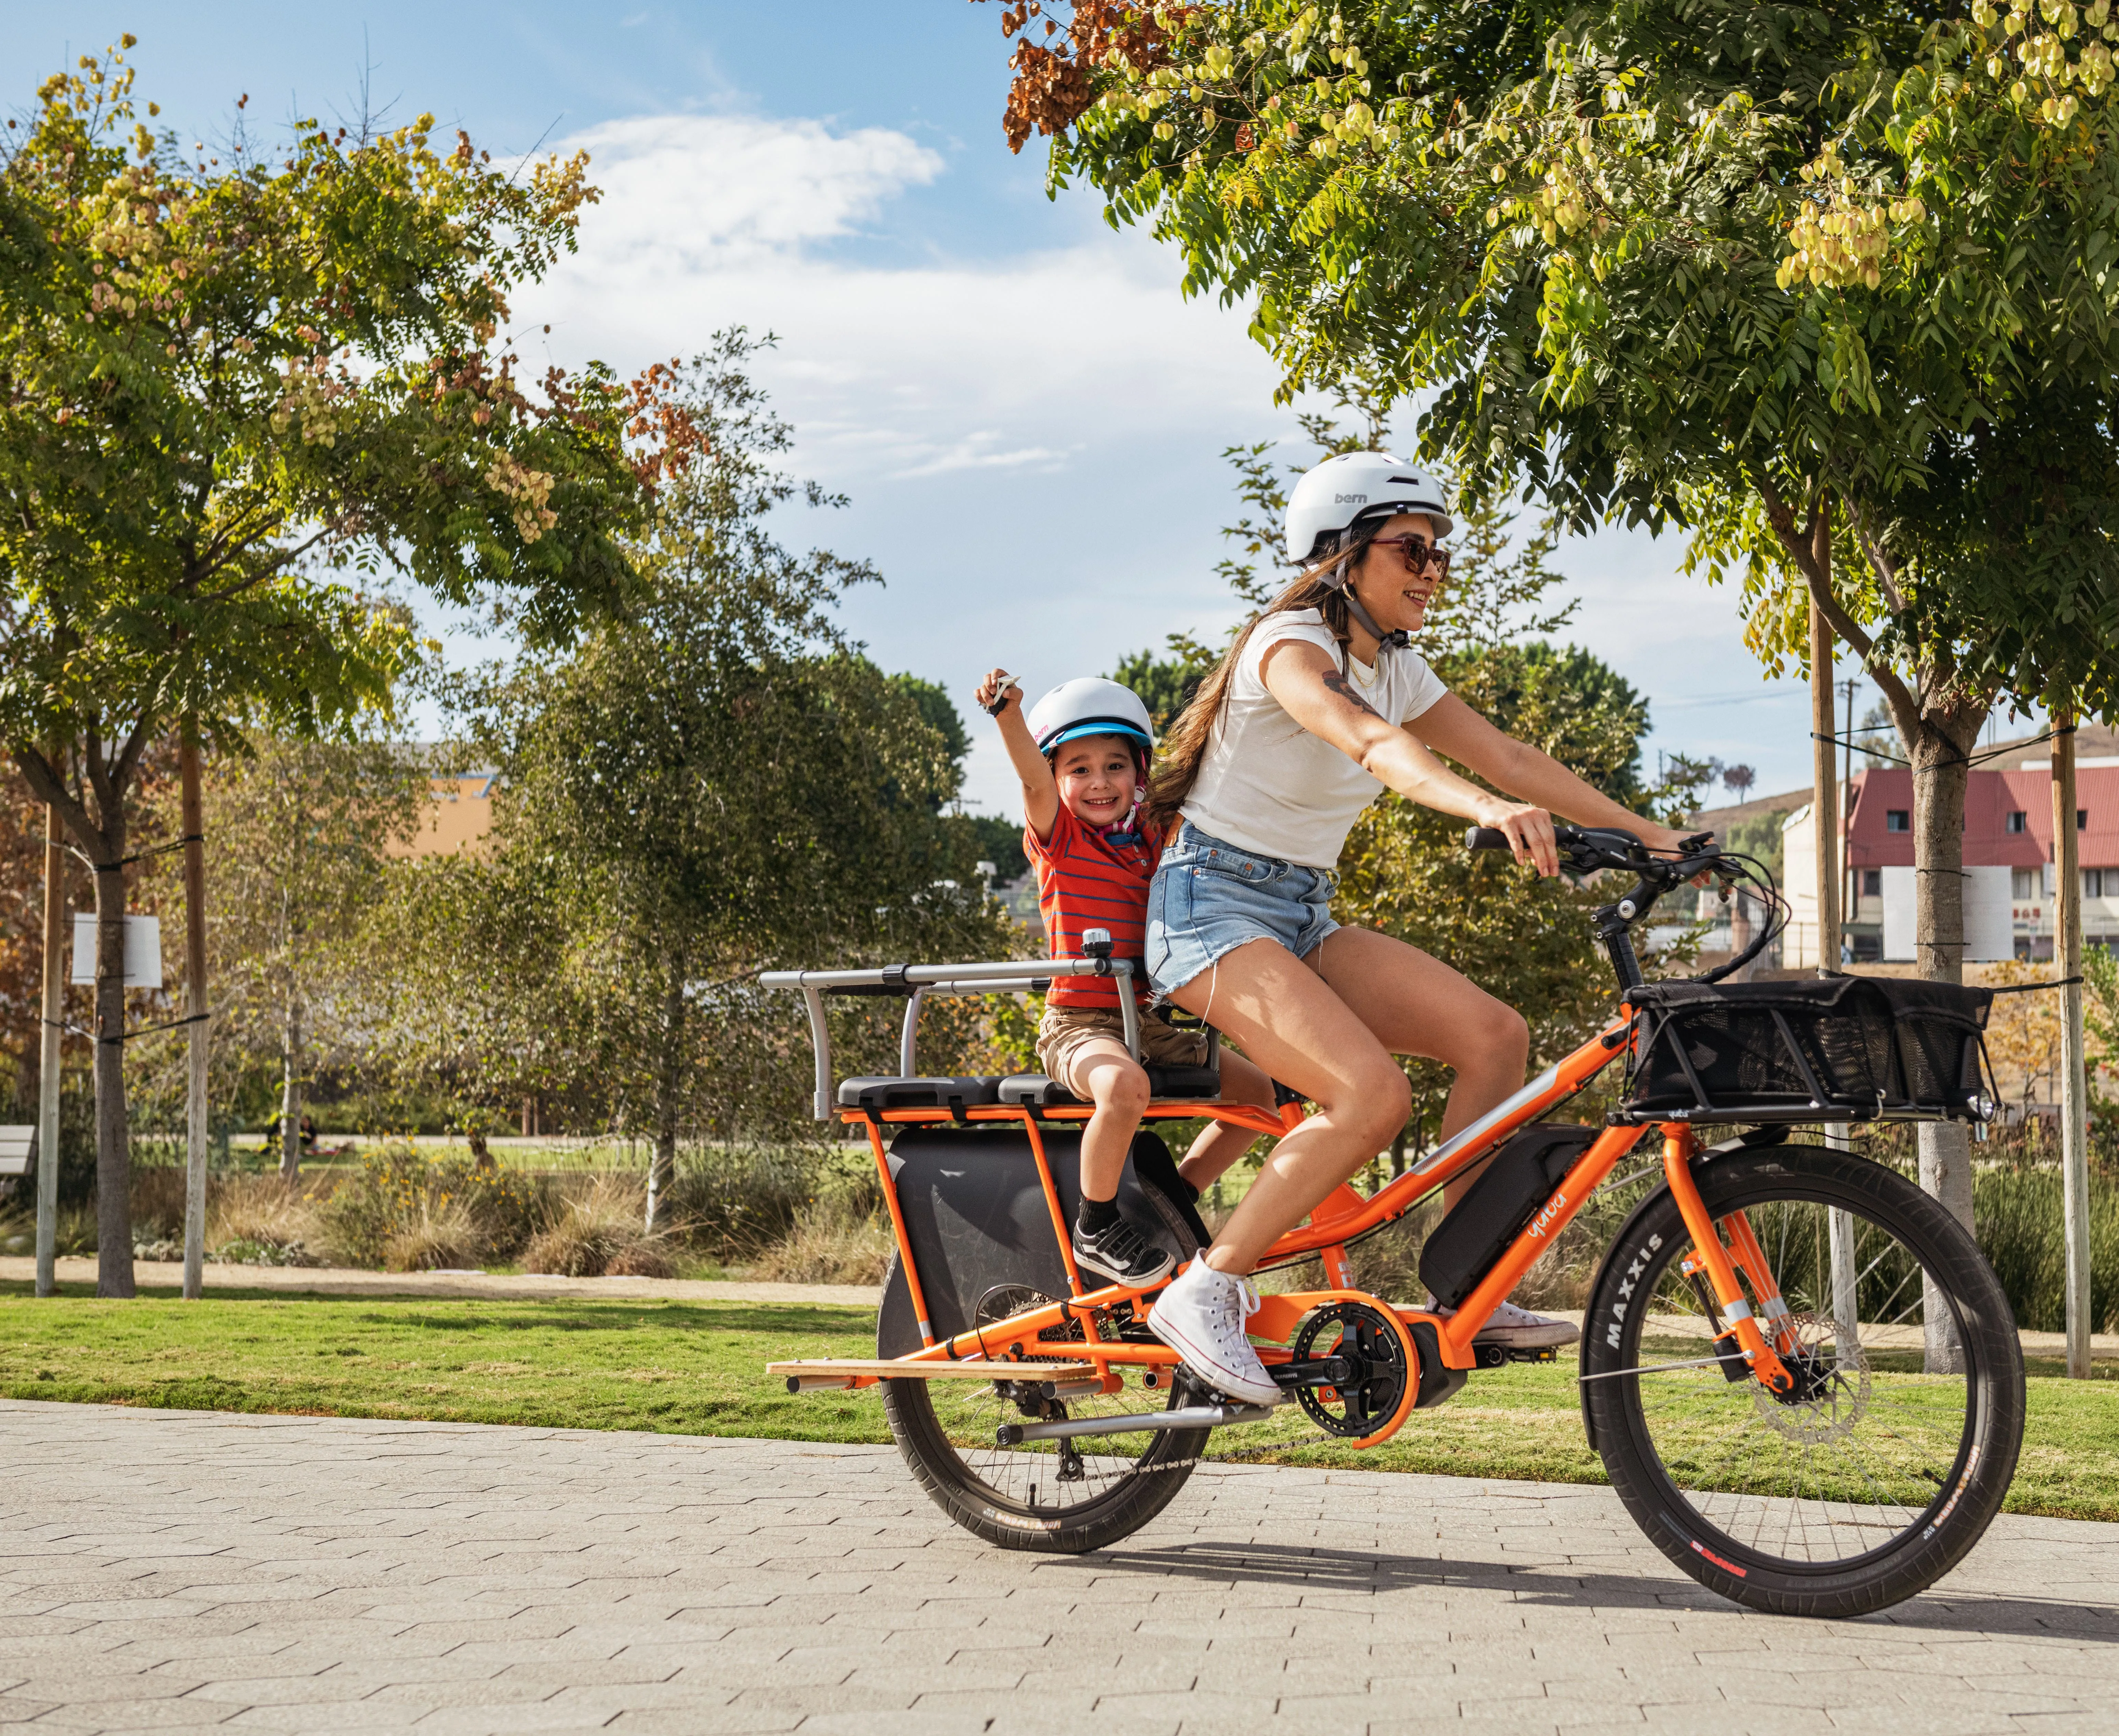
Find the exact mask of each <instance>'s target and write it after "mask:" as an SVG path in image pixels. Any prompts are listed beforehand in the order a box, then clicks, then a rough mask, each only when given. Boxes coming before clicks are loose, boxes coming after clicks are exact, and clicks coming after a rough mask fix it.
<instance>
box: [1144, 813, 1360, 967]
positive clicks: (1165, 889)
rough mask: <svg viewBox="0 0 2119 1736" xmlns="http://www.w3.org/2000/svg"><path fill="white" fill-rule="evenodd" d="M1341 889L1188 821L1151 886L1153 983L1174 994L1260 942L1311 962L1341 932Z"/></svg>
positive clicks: (1330, 877) (1316, 872) (1325, 873)
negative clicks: (1336, 898) (1335, 902)
mask: <svg viewBox="0 0 2119 1736" xmlns="http://www.w3.org/2000/svg"><path fill="white" fill-rule="evenodd" d="M1338 885H1339V876H1338V875H1336V874H1333V872H1332V871H1331V870H1328V869H1325V868H1305V867H1302V866H1299V865H1297V864H1296V863H1294V862H1283V861H1281V860H1280V859H1279V858H1278V857H1277V856H1254V855H1253V854H1252V853H1251V852H1250V851H1248V850H1240V849H1238V848H1237V847H1236V846H1235V845H1234V844H1228V843H1224V842H1222V840H1221V839H1220V838H1212V837H1209V836H1208V834H1207V833H1204V832H1202V831H1200V830H1199V828H1198V827H1196V826H1194V824H1192V823H1191V822H1190V821H1189V820H1186V821H1185V822H1183V823H1182V824H1180V826H1179V827H1178V830H1177V836H1176V837H1175V838H1173V839H1171V842H1170V845H1169V847H1168V848H1167V849H1166V850H1165V851H1164V852H1162V865H1161V866H1159V867H1157V870H1155V878H1154V879H1153V880H1151V881H1150V882H1149V883H1148V945H1147V954H1148V981H1149V982H1151V983H1152V985H1153V986H1154V987H1155V989H1156V991H1157V992H1158V993H1160V994H1165V995H1166V994H1168V993H1169V992H1170V991H1171V990H1172V989H1177V988H1182V987H1183V986H1185V984H1186V983H1188V982H1190V981H1191V980H1192V979H1193V978H1194V977H1196V976H1198V975H1199V973H1200V972H1202V971H1203V970H1205V969H1207V968H1208V967H1209V966H1210V965H1212V964H1213V963H1215V962H1216V961H1217V960H1218V959H1220V958H1221V957H1222V954H1225V953H1232V952H1234V951H1235V950H1236V949H1237V948H1238V947H1240V946H1243V945H1247V944H1249V943H1250V941H1253V940H1277V941H1279V942H1280V944H1281V945H1282V946H1284V947H1286V948H1287V949H1288V950H1289V951H1290V952H1291V953H1293V954H1295V956H1296V958H1298V959H1306V958H1308V957H1309V956H1310V954H1312V953H1313V952H1315V951H1316V949H1318V948H1319V946H1320V945H1323V944H1324V937H1325V935H1328V934H1330V933H1331V932H1332V931H1333V929H1335V928H1337V927H1338V926H1339V925H1338V923H1337V922H1334V921H1333V920H1332V894H1333V893H1334V892H1335V891H1337V890H1338Z"/></svg>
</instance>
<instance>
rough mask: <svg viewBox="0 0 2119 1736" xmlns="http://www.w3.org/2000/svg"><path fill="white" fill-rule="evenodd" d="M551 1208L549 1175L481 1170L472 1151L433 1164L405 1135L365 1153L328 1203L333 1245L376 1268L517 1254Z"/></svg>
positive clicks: (325, 1218)
mask: <svg viewBox="0 0 2119 1736" xmlns="http://www.w3.org/2000/svg"><path fill="white" fill-rule="evenodd" d="M551 1214H552V1191H551V1185H550V1183H549V1181H545V1179H544V1178H543V1177H536V1176H526V1175H524V1174H523V1173H522V1172H520V1171H518V1170H508V1169H498V1168H494V1169H480V1168H478V1167H475V1165H474V1163H472V1161H471V1158H467V1157H461V1158H444V1159H443V1161H442V1162H440V1163H429V1162H428V1161H427V1160H426V1159H425V1158H423V1157H421V1156H420V1153H419V1152H418V1151H417V1150H416V1149H415V1148H414V1147H413V1146H412V1145H411V1144H409V1143H407V1142H406V1141H404V1140H392V1141H391V1142H390V1143H389V1144H387V1145H385V1146H384V1147H383V1149H382V1150H381V1151H379V1152H377V1153H373V1154H369V1155H364V1156H363V1158H361V1161H360V1167H359V1170H357V1171H356V1172H354V1173H353V1174H351V1175H350V1176H346V1177H342V1178H341V1179H340V1180H339V1181H338V1182H337V1183H336V1186H333V1187H332V1189H331V1191H330V1192H329V1194H328V1195H326V1196H325V1197H324V1198H323V1200H322V1203H321V1207H320V1217H321V1220H322V1232H323V1236H324V1239H325V1241H326V1243H327V1246H330V1247H331V1248H332V1251H334V1252H335V1253H336V1255H337V1256H339V1258H341V1260H345V1263H346V1264H347V1265H359V1266H371V1267H372V1266H381V1265H387V1263H388V1262H389V1261H390V1260H392V1258H393V1257H396V1258H401V1259H413V1258H423V1259H428V1260H429V1263H430V1264H432V1265H482V1264H484V1263H485V1262H486V1261H488V1260H508V1259H512V1257H513V1256H515V1254H516V1253H517V1251H519V1250H521V1249H522V1246H524V1245H525V1244H526V1242H529V1241H530V1240H531V1237H534V1236H535V1235H536V1233H537V1232H538V1231H540V1229H542V1228H544V1227H545V1223H547V1222H548V1221H549V1218H550V1217H551ZM444 1244H446V1251H447V1252H448V1253H449V1254H450V1256H451V1257H449V1258H447V1259H443V1258H442V1257H441V1255H442V1253H443V1251H445V1250H444ZM423 1249H424V1251H425V1252H424V1253H421V1252H420V1250H423ZM397 1270H409V1269H408V1268H404V1267H400V1268H397Z"/></svg>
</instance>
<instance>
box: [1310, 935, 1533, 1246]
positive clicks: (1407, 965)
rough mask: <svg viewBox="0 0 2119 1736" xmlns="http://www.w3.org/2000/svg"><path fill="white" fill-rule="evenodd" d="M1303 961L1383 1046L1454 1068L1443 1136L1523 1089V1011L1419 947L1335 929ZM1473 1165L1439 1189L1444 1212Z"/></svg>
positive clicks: (1526, 1043)
mask: <svg viewBox="0 0 2119 1736" xmlns="http://www.w3.org/2000/svg"><path fill="white" fill-rule="evenodd" d="M1307 962H1308V963H1309V964H1310V967H1311V968H1313V969H1314V970H1315V971H1316V972H1317V973H1318V975H1319V976H1320V977H1323V978H1324V980H1325V982H1328V983H1329V984H1330V985H1331V986H1332V990H1333V993H1335V994H1336V995H1338V997H1339V998H1340V1000H1343V1001H1344V1002H1345V1003H1346V1004H1347V1008H1348V1009H1349V1010H1351V1011H1352V1013H1353V1014H1354V1015H1355V1017H1356V1018H1357V1019H1360V1020H1361V1023H1363V1024H1365V1025H1366V1026H1367V1027H1368V1028H1369V1029H1370V1031H1371V1032H1373V1033H1375V1037H1376V1040H1377V1041H1378V1042H1380V1043H1381V1044H1382V1045H1383V1046H1384V1048H1386V1049H1388V1050H1389V1051H1391V1052H1392V1053H1393V1055H1419V1056H1426V1058H1427V1059H1428V1060H1430V1061H1440V1062H1441V1063H1442V1064H1443V1065H1444V1066H1446V1067H1450V1068H1453V1069H1454V1070H1455V1071H1456V1075H1457V1078H1456V1082H1455V1083H1454V1084H1453V1085H1451V1087H1450V1088H1449V1103H1448V1105H1447V1106H1446V1107H1444V1110H1443V1112H1442V1137H1443V1138H1444V1139H1445V1140H1446V1139H1448V1138H1449V1136H1450V1135H1452V1134H1454V1133H1455V1132H1456V1131H1457V1130H1458V1129H1459V1128H1462V1127H1468V1126H1470V1125H1471V1124H1472V1122H1473V1121H1477V1120H1478V1118H1479V1117H1480V1116H1482V1115H1484V1114H1485V1113H1486V1112H1487V1111H1488V1110H1489V1109H1491V1108H1492V1107H1494V1106H1495V1104H1497V1103H1500V1102H1505V1101H1506V1100H1507V1099H1508V1098H1510V1097H1512V1096H1514V1094H1515V1093H1517V1092H1518V1091H1520V1090H1521V1089H1522V1088H1523V1070H1524V1068H1525V1067H1526V1065H1528V1062H1529V1060H1530V1027H1529V1026H1528V1025H1527V1024H1526V1023H1523V1014H1520V1013H1519V1012H1518V1011H1516V1010H1515V1009H1514V1007H1512V1006H1510V1005H1508V1003H1507V1002H1506V1001H1502V1000H1495V998H1494V997H1493V996H1491V995H1489V994H1488V993H1487V992H1486V991H1485V990H1484V989H1482V988H1481V987H1480V986H1478V985H1477V983H1475V982H1472V981H1471V980H1470V979H1469V978H1468V977H1463V976H1461V975H1459V974H1458V972H1455V971H1454V970H1452V969H1451V968H1449V966H1448V965H1446V964H1444V963H1441V962H1440V960H1438V959H1434V958H1432V957H1430V955H1429V954H1426V953H1424V952H1422V951H1421V950H1420V949H1419V948H1418V947H1417V946H1408V945H1406V943H1405V942H1404V941H1403V940H1393V939H1392V938H1391V937H1390V936H1389V935H1379V934H1378V933H1376V932H1375V931H1374V930H1373V929H1366V928H1339V929H1334V930H1333V931H1332V932H1331V933H1330V934H1328V935H1326V936H1325V937H1324V945H1322V946H1320V947H1319V948H1318V949H1317V950H1316V951H1315V952H1314V953H1312V954H1310V958H1309V959H1308V961H1307ZM1392 1132H1393V1133H1396V1132H1397V1129H1396V1128H1393V1129H1392ZM1483 1167H1484V1166H1483V1165H1481V1166H1479V1168H1483ZM1479 1168H1474V1169H1472V1170H1470V1171H1468V1172H1466V1173H1465V1174H1463V1175H1461V1176H1458V1177H1456V1178H1455V1179H1454V1180H1453V1181H1451V1182H1450V1183H1449V1186H1447V1187H1446V1188H1444V1190H1443V1205H1444V1209H1448V1208H1449V1207H1451V1206H1454V1205H1456V1203H1457V1201H1458V1199H1459V1198H1460V1197H1461V1196H1462V1195H1463V1192H1464V1190H1465V1189H1466V1188H1468V1187H1469V1186H1471V1185H1472V1182H1473V1181H1475V1180H1477V1177H1478V1174H1479Z"/></svg>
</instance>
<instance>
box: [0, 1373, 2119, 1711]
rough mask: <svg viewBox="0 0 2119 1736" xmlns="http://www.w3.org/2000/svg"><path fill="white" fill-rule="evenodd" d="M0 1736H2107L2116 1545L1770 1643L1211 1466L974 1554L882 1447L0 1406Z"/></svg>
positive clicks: (1360, 1492)
mask: <svg viewBox="0 0 2119 1736" xmlns="http://www.w3.org/2000/svg"><path fill="white" fill-rule="evenodd" d="M0 1451H4V1453H5V1455H6V1459H7V1463H8V1465H9V1467H10V1469H9V1474H8V1475H7V1479H6V1482H5V1483H4V1485H0V1722H4V1721H7V1720H34V1722H35V1726H36V1727H37V1728H44V1727H49V1728H51V1729H58V1730H67V1731H81V1732H86V1731H90V1730H101V1729H109V1730H118V1729H177V1728H180V1727H182V1728H198V1727H205V1726H211V1725H223V1726H225V1727H226V1728H227V1729H230V1730H244V1731H272V1730H285V1731H296V1732H303V1733H309V1732H330V1731H341V1730H346V1731H351V1730H369V1729H373V1730H385V1729H390V1730H395V1729H415V1730H418V1731H420V1732H423V1733H427V1732H432V1733H437V1736H440V1733H451V1736H454V1733H464V1736H470V1733H475V1732H483V1731H494V1732H508V1733H511V1736H512V1733H517V1732H533V1731H536V1732H542V1731H561V1730H590V1729H609V1730H612V1731H618V1732H653V1731H671V1732H684V1733H687V1736H690V1733H702V1732H714V1731H753V1730H755V1731H780V1730H791V1729H800V1730H801V1731H803V1732H804V1733H805V1736H806V1733H819V1732H826V1733H828V1732H834V1731H844V1732H848V1733H856V1732H857V1733H860V1736H869V1733H881V1736H888V1733H893V1732H897V1731H904V1732H907V1733H913V1736H956V1733H957V1732H969V1731H979V1732H983V1731H987V1730H992V1731H995V1732H1009V1731H1024V1732H1040V1731H1053V1732H1060V1731H1065V1732H1067V1733H1068V1736H1106V1733H1108V1736H1138V1733H1148V1732H1171V1731H1180V1730H1182V1731H1202V1732H1207V1731H1212V1732H1215V1733H1217V1736H1219V1733H1242V1732H1247V1731H1253V1730H1260V1729H1273V1730H1281V1731H1287V1732H1289V1733H1293V1732H1296V1731H1301V1732H1303V1733H1305V1736H1308V1733H1311V1732H1332V1733H1335V1736H1336V1733H1338V1732H1342V1731H1343V1732H1362V1731H1375V1732H1384V1731H1405V1732H1414V1731H1418V1732H1423V1733H1425V1732H1431V1731H1435V1730H1437V1729H1463V1728H1471V1729H1478V1730H1481V1731H1488V1730H1491V1731H1496V1732H1510V1733H1513V1732H1518V1731H1524V1732H1529V1731H1558V1730H1567V1729H1576V1728H1581V1727H1588V1726H1599V1727H1602V1726H1616V1727H1621V1728H1625V1729H1638V1728H1642V1727H1670V1726H1674V1725H1677V1724H1685V1725H1688V1726H1690V1727H1691V1728H1693V1729H1698V1730H1700V1731H1702V1732H1704V1733H1706V1736H1739V1733H1743V1732H1750V1731H1759V1732H1771V1733H1774V1736H1779V1733H1788V1736H1797V1733H1801V1736H1814V1733H1816V1732H1819V1731H1821V1730H1829V1731H1839V1730H1857V1731H1869V1730H1873V1731H1880V1732H1894V1733H1895V1732H1902V1731H1904V1732H1916V1731H1918V1732H1926V1731H1937V1732H1951V1733H1973V1736H1976V1733H1980V1732H1986V1731H2005V1730H2022V1729H2035V1730H2038V1731H2060V1730H2107V1731H2108V1730H2114V1729H2119V1525H2086V1524H2079V1523H2070V1522H2067V1521H2064V1520H2024V1519H2008V1518H2005V1519H2003V1520H2001V1521H2000V1523H1999V1524H1997V1525H1996V1527H1995V1528H1994V1529H1993V1531H1992V1532H1991V1533H1990V1534H1989V1535H1988V1537H1987V1540H1986V1542H1985V1543H1982V1545H1981V1547H1980V1548H1979V1549H1978V1552H1977V1553H1975V1554H1974V1555H1973V1557H1972V1558H1971V1560H1970V1562H1968V1564H1967V1565H1966V1566H1965V1567H1963V1568H1961V1569H1960V1570H1959V1571H1958V1572H1957V1573H1956V1574H1955V1575H1954V1576H1952V1577H1951V1578H1950V1580H1948V1581H1945V1584H1944V1585H1942V1586H1941V1587H1940V1588H1939V1589H1938V1590H1936V1591H1934V1592H1931V1593H1930V1594H1927V1596H1925V1597H1922V1598H1919V1599H1915V1600H1914V1601H1913V1602H1912V1603H1910V1604H1903V1605H1901V1606H1900V1607H1899V1608H1897V1609H1895V1610H1893V1611H1891V1612H1889V1613H1887V1614H1885V1615H1883V1616H1880V1617H1873V1618H1868V1619H1866V1620H1863V1621H1858V1622H1797V1621H1791V1620H1779V1619H1774V1618H1768V1617H1763V1616H1754V1615H1750V1614H1747V1613H1744V1612H1742V1611H1741V1610H1738V1609H1736V1608H1732V1606H1730V1605H1728V1604H1723V1603H1721V1602H1719V1601H1718V1600H1717V1599H1714V1598H1713V1597H1711V1596H1709V1594H1707V1593H1706V1592H1704V1590H1700V1589H1699V1587H1697V1586H1695V1585H1693V1584H1692V1582H1691V1581H1689V1580H1686V1579H1685V1578H1683V1577H1682V1576H1680V1575H1678V1574H1677V1573H1676V1572H1675V1571H1673V1570H1672V1569H1671V1568H1670V1567H1668V1566H1667V1565H1666V1564H1665V1563H1664V1562H1663V1561H1662V1557H1660V1556H1658V1555H1657V1554H1656V1553H1654V1551H1653V1550H1652V1549H1651V1548H1649V1547H1648V1545H1647V1544H1646V1543H1644V1542H1643V1541H1642V1540H1641V1539H1640V1537H1639V1534H1637V1533H1636V1532H1635V1531H1634V1529H1633V1527H1632V1526H1631V1525H1630V1524H1629V1523H1628V1521H1627V1520H1626V1519H1625V1516H1624V1514H1623V1513H1622V1512H1621V1510H1620V1507H1619V1504H1618V1502H1617V1501H1616V1498H1615V1497H1613V1496H1612V1495H1611V1493H1610V1492H1608V1491H1607V1490H1603V1489H1583V1488H1567V1487H1563V1486H1559V1485H1552V1484H1542V1483H1479V1482H1473V1481H1468V1480H1465V1481H1460V1480H1457V1479H1453V1478H1437V1477H1412V1476H1391V1475H1384V1474H1374V1473H1346V1472H1331V1473H1326V1472H1313V1471H1299V1470H1284V1469H1240V1468H1235V1467H1207V1468H1203V1469H1202V1470H1201V1471H1200V1473H1199V1475H1197V1476H1196V1477H1194V1478H1193V1479H1192V1481H1191V1483H1189V1485H1188V1486H1187V1488H1186V1489H1185V1492H1184V1493H1183V1494H1182V1495H1181V1496H1180V1497H1179V1498H1178V1500H1177V1501H1176V1502H1175V1503H1174V1504H1173V1505H1172V1506H1171V1509H1170V1510H1169V1511H1167V1512H1166V1513H1165V1514H1164V1516H1162V1518H1161V1519H1160V1520H1157V1522H1156V1523H1155V1524H1153V1525H1151V1526H1150V1527H1149V1528H1148V1529H1146V1530H1145V1531H1143V1532H1142V1533H1140V1534H1138V1535H1137V1536H1136V1537H1134V1539H1131V1540H1130V1541H1129V1543H1126V1544H1124V1545H1123V1546H1121V1547H1120V1548H1116V1549H1113V1550H1111V1551H1108V1552H1106V1553H1101V1554H1097V1555H1092V1556H1084V1557H1026V1556H1022V1555H1013V1554H1004V1553H1001V1552H999V1551H996V1550H992V1549H989V1548H985V1547H984V1546H983V1545H981V1544H980V1543H978V1542H977V1541H976V1539H972V1538H971V1537H970V1536H968V1535H967V1534H965V1533H963V1532H961V1531H959V1530H957V1529H955V1528H954V1527H953V1526H951V1525H948V1523H947V1522H946V1521H945V1520H944V1519H943V1517H942V1516H941V1515H940V1513H939V1511H937V1510H936V1509H934V1507H932V1506H930V1505H929V1504H928V1502H926V1500H925V1498H924V1497H921V1496H920V1494H919V1493H918V1492H916V1489H915V1488H913V1486H912V1484H911V1481H910V1479H909V1478H907V1476H906V1474H905V1472H904V1470H903V1469H902V1467H901V1465H900V1464H899V1462H898V1460H897V1455H895V1454H894V1453H893V1452H892V1451H889V1450H888V1449H887V1448H883V1449H879V1448H873V1447H844V1446H813V1445H806V1444H800V1443H786V1442H777V1441H718V1440H697V1439H689V1438H683V1437H670V1436H653V1435H638V1434H616V1433H596V1432H587V1431H571V1430H543V1429H526V1428H482V1427H468V1426H456V1425H448V1424H438V1423H369V1422H352V1421H341V1420H336V1419H330V1418H307V1417H249V1416H232V1415H219V1414H213V1413H197V1412H169V1411H163V1412H156V1411H127V1410H118V1409H98V1408H95V1407H91V1406H72V1405H61V1404H21V1403H7V1404H0Z"/></svg>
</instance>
